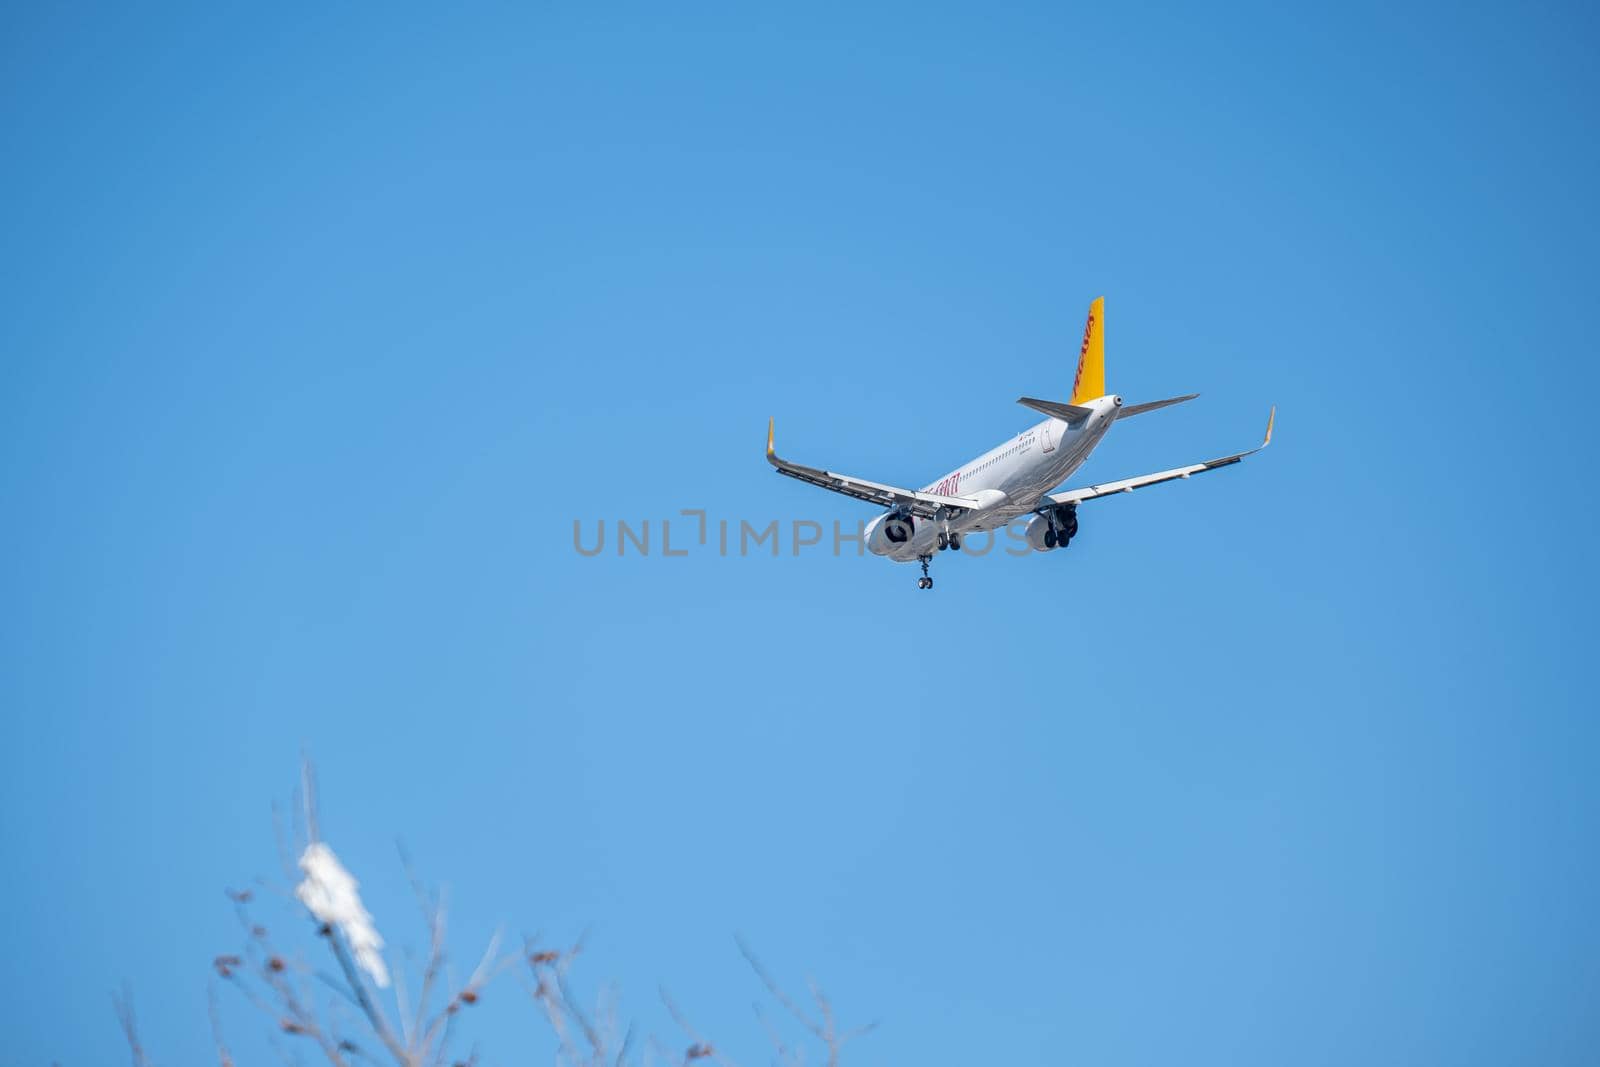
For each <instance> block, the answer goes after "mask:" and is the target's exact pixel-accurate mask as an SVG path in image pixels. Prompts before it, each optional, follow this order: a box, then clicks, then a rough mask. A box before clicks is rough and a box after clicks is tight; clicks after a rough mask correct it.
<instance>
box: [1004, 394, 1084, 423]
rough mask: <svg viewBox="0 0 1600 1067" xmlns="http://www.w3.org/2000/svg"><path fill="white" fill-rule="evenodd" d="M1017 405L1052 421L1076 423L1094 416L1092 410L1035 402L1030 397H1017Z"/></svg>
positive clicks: (1048, 402)
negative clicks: (1039, 413) (1061, 420)
mask: <svg viewBox="0 0 1600 1067" xmlns="http://www.w3.org/2000/svg"><path fill="white" fill-rule="evenodd" d="M1017 403H1019V404H1021V405H1022V406H1023V407H1025V408H1032V409H1033V410H1035V411H1038V412H1041V413H1043V414H1045V415H1049V416H1050V417H1051V418H1054V419H1065V420H1066V421H1068V422H1077V421H1078V420H1079V419H1082V418H1087V417H1088V416H1090V415H1093V414H1094V408H1086V407H1080V406H1079V405H1077V404H1058V403H1056V402H1055V401H1054V400H1035V399H1034V398H1033V397H1031V396H1019V397H1017Z"/></svg>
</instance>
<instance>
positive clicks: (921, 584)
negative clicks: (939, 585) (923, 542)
mask: <svg viewBox="0 0 1600 1067" xmlns="http://www.w3.org/2000/svg"><path fill="white" fill-rule="evenodd" d="M931 559H933V557H932V556H918V557H917V562H918V563H920V564H922V577H921V578H918V579H917V588H918V589H932V588H933V579H932V578H930V577H929V576H928V561H929V560H931Z"/></svg>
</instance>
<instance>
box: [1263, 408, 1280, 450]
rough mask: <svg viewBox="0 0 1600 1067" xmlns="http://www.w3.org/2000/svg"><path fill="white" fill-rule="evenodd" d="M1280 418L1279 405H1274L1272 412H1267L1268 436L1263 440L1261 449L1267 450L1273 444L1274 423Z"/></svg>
mask: <svg viewBox="0 0 1600 1067" xmlns="http://www.w3.org/2000/svg"><path fill="white" fill-rule="evenodd" d="M1277 417H1278V405H1276V404H1274V405H1272V410H1271V411H1269V412H1267V436H1266V437H1265V438H1263V439H1262V441H1261V447H1262V448H1266V447H1267V446H1268V445H1270V444H1271V443H1272V423H1273V421H1274V420H1276V419H1277Z"/></svg>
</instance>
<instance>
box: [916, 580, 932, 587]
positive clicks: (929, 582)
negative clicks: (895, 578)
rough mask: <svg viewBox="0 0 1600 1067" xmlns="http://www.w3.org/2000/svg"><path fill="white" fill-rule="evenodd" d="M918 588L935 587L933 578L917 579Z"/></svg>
mask: <svg viewBox="0 0 1600 1067" xmlns="http://www.w3.org/2000/svg"><path fill="white" fill-rule="evenodd" d="M917 588H918V589H932V588H933V579H932V578H918V579H917Z"/></svg>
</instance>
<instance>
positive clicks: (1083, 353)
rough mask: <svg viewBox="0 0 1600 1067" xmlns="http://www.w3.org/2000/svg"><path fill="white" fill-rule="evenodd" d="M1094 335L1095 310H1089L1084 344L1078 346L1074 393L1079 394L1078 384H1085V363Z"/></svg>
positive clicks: (1073, 384)
mask: <svg viewBox="0 0 1600 1067" xmlns="http://www.w3.org/2000/svg"><path fill="white" fill-rule="evenodd" d="M1093 335H1094V311H1093V310H1091V311H1090V312H1089V321H1088V322H1086V323H1084V324H1083V344H1081V345H1079V346H1078V370H1077V373H1076V374H1074V375H1073V376H1072V395H1073V397H1074V398H1076V397H1077V395H1078V386H1080V385H1082V384H1083V365H1084V363H1086V362H1087V361H1088V360H1087V358H1086V357H1087V356H1088V355H1089V338H1090V337H1092V336H1093Z"/></svg>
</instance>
